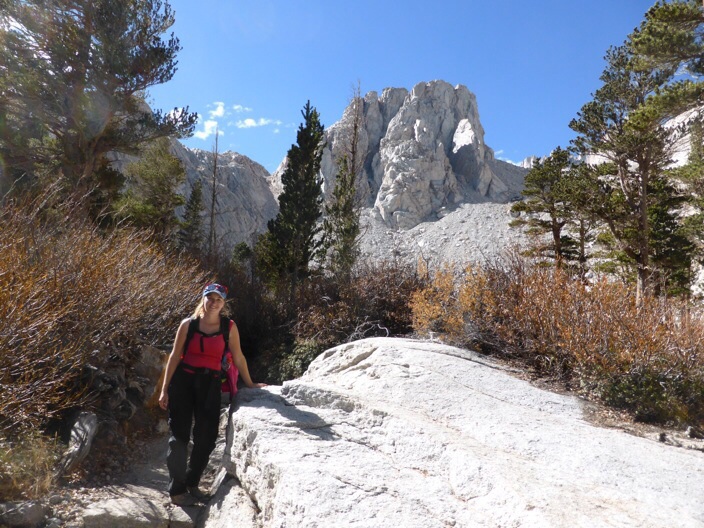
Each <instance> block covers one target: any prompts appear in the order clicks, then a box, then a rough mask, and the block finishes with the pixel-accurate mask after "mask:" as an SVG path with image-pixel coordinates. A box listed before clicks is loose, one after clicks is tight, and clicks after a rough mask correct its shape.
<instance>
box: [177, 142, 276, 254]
mask: <svg viewBox="0 0 704 528" xmlns="http://www.w3.org/2000/svg"><path fill="white" fill-rule="evenodd" d="M172 150H173V152H174V155H176V156H178V158H179V159H181V161H182V162H183V164H184V167H185V169H186V182H185V183H184V185H183V187H182V189H180V191H181V192H182V193H183V194H184V195H185V196H186V197H188V196H189V195H190V193H191V188H192V187H193V184H194V183H195V182H196V180H200V181H201V182H202V184H203V208H204V212H203V225H204V226H205V227H206V229H207V226H208V225H209V224H208V223H209V221H210V216H209V214H210V213H209V211H210V210H211V202H212V195H213V193H212V190H213V180H212V174H213V154H212V152H207V151H204V150H192V149H188V148H186V147H184V146H183V145H181V144H180V143H178V142H177V141H174V142H173V144H172ZM217 174H218V177H217V180H216V183H215V194H216V199H215V202H216V207H215V222H214V223H215V231H216V233H217V235H218V240H220V241H221V244H222V246H223V247H222V249H223V250H225V251H227V250H231V249H232V248H233V247H234V246H235V245H236V244H238V243H239V242H247V243H248V244H250V245H251V243H252V240H253V237H254V236H255V235H258V234H260V233H263V232H264V231H266V224H267V222H268V221H269V219H271V218H273V217H274V216H276V213H277V211H278V208H279V205H278V203H277V201H276V198H275V197H274V195H273V193H272V192H271V190H270V188H269V183H268V182H269V177H270V175H269V172H268V171H267V170H266V169H265V168H264V167H263V166H262V165H260V164H259V163H256V162H254V161H252V160H251V159H249V158H248V157H247V156H243V155H241V154H237V153H236V152H223V153H220V154H219V155H218V170H217ZM178 212H179V213H182V211H178Z"/></svg>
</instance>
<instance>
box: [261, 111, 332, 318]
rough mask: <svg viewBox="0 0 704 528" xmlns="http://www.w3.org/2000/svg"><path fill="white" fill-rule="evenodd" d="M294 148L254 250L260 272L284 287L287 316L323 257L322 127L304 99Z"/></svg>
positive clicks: (316, 115) (315, 112) (288, 156)
mask: <svg viewBox="0 0 704 528" xmlns="http://www.w3.org/2000/svg"><path fill="white" fill-rule="evenodd" d="M301 114H302V115H303V119H304V121H303V123H302V124H301V125H300V126H299V128H298V134H297V144H296V145H291V148H290V149H289V151H288V155H287V164H286V168H285V169H284V172H283V175H282V177H281V182H282V184H283V192H282V193H281V195H280V196H279V213H278V214H277V216H276V218H274V219H272V220H270V221H269V224H268V232H267V233H266V234H265V236H264V237H263V238H262V239H261V242H260V249H259V251H258V253H259V255H260V257H259V260H260V262H261V267H260V269H267V268H268V269H269V270H270V272H273V273H274V274H275V275H276V277H277V278H278V279H279V280H283V281H285V282H286V283H288V292H289V314H291V313H292V311H293V310H294V309H295V300H296V292H297V288H298V286H299V283H300V281H302V280H304V279H306V278H307V277H308V276H309V274H310V265H311V263H312V262H313V261H314V260H315V259H319V258H320V257H321V256H322V250H323V240H322V237H321V236H320V233H321V227H320V225H319V220H320V217H321V216H322V203H323V198H322V178H321V176H320V163H321V160H322V148H323V146H324V145H323V141H324V140H323V130H324V128H323V125H322V124H321V123H320V116H319V114H318V112H317V110H316V109H315V108H314V107H312V106H311V105H310V101H308V102H307V103H306V105H305V107H304V108H303V111H302V112H301Z"/></svg>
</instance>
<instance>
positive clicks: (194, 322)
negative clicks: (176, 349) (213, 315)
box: [183, 317, 200, 354]
mask: <svg viewBox="0 0 704 528" xmlns="http://www.w3.org/2000/svg"><path fill="white" fill-rule="evenodd" d="M199 321H200V317H194V318H192V319H191V322H190V323H188V332H187V333H186V342H185V343H184V344H183V353H184V354H185V353H186V350H188V343H190V342H191V339H193V334H195V333H196V332H197V331H198V323H199Z"/></svg>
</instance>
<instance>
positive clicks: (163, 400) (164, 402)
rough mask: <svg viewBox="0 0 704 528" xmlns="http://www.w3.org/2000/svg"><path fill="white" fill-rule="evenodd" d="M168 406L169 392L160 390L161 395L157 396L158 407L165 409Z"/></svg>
mask: <svg viewBox="0 0 704 528" xmlns="http://www.w3.org/2000/svg"><path fill="white" fill-rule="evenodd" d="M168 406H169V393H168V392H166V391H161V395H160V396H159V407H161V408H162V409H164V410H166V408H167V407H168Z"/></svg>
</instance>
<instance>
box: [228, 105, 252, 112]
mask: <svg viewBox="0 0 704 528" xmlns="http://www.w3.org/2000/svg"><path fill="white" fill-rule="evenodd" d="M232 109H233V110H234V111H235V112H237V113H238V114H239V113H241V112H251V111H252V109H251V108H249V107H247V106H242V105H238V104H236V105H232Z"/></svg>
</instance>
